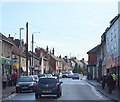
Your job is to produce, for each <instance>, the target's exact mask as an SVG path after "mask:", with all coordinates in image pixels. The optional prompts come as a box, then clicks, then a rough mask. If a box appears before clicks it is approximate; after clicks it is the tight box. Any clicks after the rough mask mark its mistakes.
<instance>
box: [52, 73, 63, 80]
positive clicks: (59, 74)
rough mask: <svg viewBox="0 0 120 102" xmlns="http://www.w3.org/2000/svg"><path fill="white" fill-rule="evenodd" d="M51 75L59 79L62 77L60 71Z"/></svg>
mask: <svg viewBox="0 0 120 102" xmlns="http://www.w3.org/2000/svg"><path fill="white" fill-rule="evenodd" d="M53 76H56V77H57V78H58V79H59V78H62V73H55V74H54V75H53Z"/></svg>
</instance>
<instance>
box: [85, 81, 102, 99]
mask: <svg viewBox="0 0 120 102" xmlns="http://www.w3.org/2000/svg"><path fill="white" fill-rule="evenodd" d="M85 83H86V84H87V85H89V86H90V87H91V90H92V91H93V92H94V93H95V95H96V96H98V97H99V98H103V96H102V95H101V94H100V93H99V92H98V91H97V90H96V89H95V87H94V86H92V85H91V84H89V83H87V82H85Z"/></svg>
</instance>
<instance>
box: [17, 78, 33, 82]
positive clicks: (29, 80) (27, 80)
mask: <svg viewBox="0 0 120 102" xmlns="http://www.w3.org/2000/svg"><path fill="white" fill-rule="evenodd" d="M32 81H33V79H32V78H31V77H21V78H20V79H19V82H32Z"/></svg>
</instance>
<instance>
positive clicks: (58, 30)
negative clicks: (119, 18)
mask: <svg viewBox="0 0 120 102" xmlns="http://www.w3.org/2000/svg"><path fill="white" fill-rule="evenodd" d="M57 1H58V2H56V1H54V0H51V1H49V2H48V0H44V2H43V1H42V0H40V1H39V2H38V1H34V2H33V1H29V2H25V0H24V1H17V2H14V1H12V0H11V2H8V1H7V0H4V2H2V3H1V4H0V8H1V11H0V14H1V16H0V18H1V20H0V22H1V23H2V25H1V26H0V32H1V33H3V34H4V35H6V36H7V37H8V34H11V36H13V37H15V38H16V39H18V38H19V33H20V28H21V27H23V28H25V29H24V31H22V39H24V41H26V36H25V34H26V33H25V32H26V31H25V30H26V22H28V26H29V50H31V39H32V38H31V37H32V34H34V40H35V41H34V47H37V46H38V47H43V48H46V46H47V45H48V46H49V49H52V48H53V47H54V48H55V55H56V56H59V55H62V56H65V55H67V56H69V57H70V56H76V57H77V58H78V59H82V58H85V60H87V59H88V58H87V57H88V56H87V54H86V53H87V51H89V50H91V49H92V48H93V47H95V46H96V45H98V44H100V40H101V35H102V34H103V33H104V31H105V29H106V28H107V27H108V26H109V22H110V21H111V20H112V19H113V18H114V17H115V16H116V15H117V14H118V1H119V0H111V1H109V0H104V1H103V0H101V1H99V2H98V0H89V1H88V0H79V1H78V0H74V2H73V0H69V1H68V0H64V1H62V0H61V1H60V0H57ZM38 32H40V33H38Z"/></svg>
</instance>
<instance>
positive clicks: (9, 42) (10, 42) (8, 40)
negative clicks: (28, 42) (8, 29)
mask: <svg viewBox="0 0 120 102" xmlns="http://www.w3.org/2000/svg"><path fill="white" fill-rule="evenodd" d="M0 37H1V38H2V41H4V42H6V43H8V44H10V45H13V43H12V41H11V40H10V39H8V38H7V37H6V36H4V35H3V34H2V33H0Z"/></svg>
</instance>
